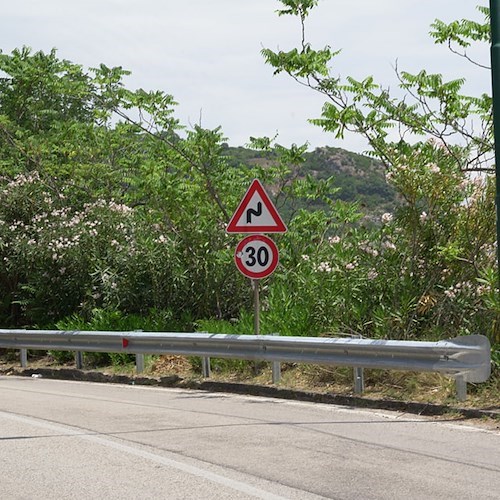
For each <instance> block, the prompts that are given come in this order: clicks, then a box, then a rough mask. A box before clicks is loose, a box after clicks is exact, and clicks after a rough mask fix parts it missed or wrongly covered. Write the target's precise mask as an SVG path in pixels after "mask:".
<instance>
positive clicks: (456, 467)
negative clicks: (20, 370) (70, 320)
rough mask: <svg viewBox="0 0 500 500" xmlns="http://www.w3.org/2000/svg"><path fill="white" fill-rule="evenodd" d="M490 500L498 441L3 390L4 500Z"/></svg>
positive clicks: (294, 411) (300, 410)
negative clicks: (280, 499) (285, 499)
mask: <svg viewBox="0 0 500 500" xmlns="http://www.w3.org/2000/svg"><path fill="white" fill-rule="evenodd" d="M322 497H326V498H335V499H363V500H365V499H366V500H368V499H425V500H429V499H432V500H435V499H453V500H457V499H481V500H485V499H500V432H498V431H491V430H490V431H488V430H485V429H481V428H475V427H471V426H466V425H461V424H456V423H451V422H443V421H439V422H438V421H432V420H428V419H426V418H420V417H416V416H413V415H404V414H400V413H389V412H381V411H377V412H374V411H372V410H357V409H352V408H344V407H337V406H330V405H322V404H313V403H303V402H300V403H299V402H291V401H285V400H274V399H269V398H257V397H247V396H236V395H227V394H218V393H214V394H212V393H206V392H198V391H186V390H179V389H165V388H148V387H142V386H141V387H139V386H121V385H104V384H91V383H82V382H69V381H55V380H48V379H40V378H39V379H32V378H16V377H0V499H9V500H14V499H46V500H50V499H58V500H61V499H72V498H74V499H76V498H78V499H79V500H82V499H93V500H95V499H101V498H102V499H128V500H130V499H139V498H140V499H181V498H182V499H186V498H197V499H211V498H214V499H215V498H217V499H239V498H265V499H273V498H290V499H301V500H306V499H313V498H322Z"/></svg>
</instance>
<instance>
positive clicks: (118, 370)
mask: <svg viewBox="0 0 500 500" xmlns="http://www.w3.org/2000/svg"><path fill="white" fill-rule="evenodd" d="M211 365H212V371H211V376H210V378H208V379H204V378H203V377H202V376H201V374H200V372H199V370H198V368H199V363H198V362H197V361H196V360H193V359H189V358H186V357H183V356H160V357H158V358H149V357H148V358H147V362H146V369H145V371H144V373H143V374H136V373H135V367H134V365H132V364H131V365H125V366H120V367H116V366H111V367H99V368H92V367H89V366H84V368H85V369H83V370H78V369H76V366H75V364H74V363H68V364H65V365H60V364H57V363H55V361H54V359H52V358H51V357H50V356H44V357H30V358H29V360H28V367H27V368H21V366H20V363H19V361H18V360H17V359H16V358H14V359H12V357H10V358H9V357H7V356H3V357H0V374H2V375H17V376H33V377H38V376H41V377H47V378H58V379H69V380H87V381H94V382H104V383H122V384H131V385H132V384H133V385H155V386H163V387H182V388H192V389H199V390H206V391H214V392H231V393H239V394H252V395H260V396H268V397H277V398H284V399H293V400H301V401H312V402H320V403H327V404H337V405H343V406H354V407H360V408H374V409H384V410H393V411H398V412H403V413H410V414H418V415H423V416H430V417H432V418H435V419H439V420H446V421H453V422H456V423H466V424H468V425H474V426H481V427H483V428H486V429H489V430H495V431H500V380H498V379H495V380H492V381H491V382H490V383H489V384H486V385H485V384H481V385H478V386H474V385H473V384H468V397H467V400H466V401H463V402H461V401H457V399H456V397H455V386H454V381H453V380H451V379H448V378H445V377H443V376H441V375H438V374H422V373H414V372H393V371H380V370H365V391H364V392H363V394H354V391H353V382H352V381H353V373H352V369H348V368H331V367H319V366H317V365H299V364H282V367H281V380H280V382H279V384H277V385H273V384H272V371H271V368H270V366H269V364H266V363H260V364H259V365H258V366H257V367H256V366H255V364H254V363H250V362H249V363H244V362H238V363H232V364H231V363H230V362H229V363H228V362H227V361H221V360H212V363H211Z"/></svg>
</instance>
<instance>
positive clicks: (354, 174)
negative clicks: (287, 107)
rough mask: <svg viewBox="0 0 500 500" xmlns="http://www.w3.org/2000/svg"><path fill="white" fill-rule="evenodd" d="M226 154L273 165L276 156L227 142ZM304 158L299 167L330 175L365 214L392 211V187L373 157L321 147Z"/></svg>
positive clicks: (321, 175) (302, 171)
mask: <svg viewBox="0 0 500 500" xmlns="http://www.w3.org/2000/svg"><path fill="white" fill-rule="evenodd" d="M226 154H227V155H228V156H229V158H230V159H231V161H232V162H234V163H240V164H241V163H243V164H246V165H248V166H252V165H260V166H264V167H265V166H266V165H272V164H273V162H274V161H276V158H275V156H274V154H273V153H272V152H262V151H255V150H252V149H247V148H243V147H238V148H233V147H229V146H227V148H226ZM304 157H305V162H304V163H303V164H302V165H301V166H300V169H299V171H298V174H299V176H300V175H306V174H307V173H309V174H312V175H313V176H315V177H317V178H319V179H326V178H328V177H332V176H333V178H334V179H335V185H336V186H337V187H339V188H340V190H339V192H338V193H337V194H336V195H335V197H336V198H338V199H341V200H344V201H357V202H358V203H359V204H360V207H361V209H362V211H363V212H365V213H367V214H372V213H377V214H378V213H381V212H387V211H393V210H394V207H395V205H396V203H397V202H396V194H395V192H394V189H393V188H392V187H391V186H389V185H388V184H387V182H386V180H385V172H384V167H383V166H382V164H381V163H380V162H378V161H376V160H374V159H373V158H370V157H368V156H363V155H360V154H357V153H352V152H350V151H346V150H345V149H340V148H331V147H322V148H316V149H315V150H314V151H312V152H309V153H305V155H304Z"/></svg>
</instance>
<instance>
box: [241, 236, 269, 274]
mask: <svg viewBox="0 0 500 500" xmlns="http://www.w3.org/2000/svg"><path fill="white" fill-rule="evenodd" d="M278 259H279V256H278V247H277V246H276V245H275V243H274V241H273V240H272V239H271V238H268V237H267V236H264V235H262V234H253V235H251V236H247V237H246V238H244V239H243V240H241V241H240V242H239V243H238V246H237V247H236V251H235V253H234V261H235V262H236V267H237V268H238V269H239V271H240V272H241V273H242V274H244V275H245V276H247V277H248V278H252V279H261V278H265V277H266V276H269V275H270V274H272V272H273V271H274V270H275V269H276V266H277V265H278Z"/></svg>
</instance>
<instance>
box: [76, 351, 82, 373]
mask: <svg viewBox="0 0 500 500" xmlns="http://www.w3.org/2000/svg"><path fill="white" fill-rule="evenodd" d="M75 364H76V368H77V369H78V370H81V369H82V368H83V352H82V351H76V352H75Z"/></svg>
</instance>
